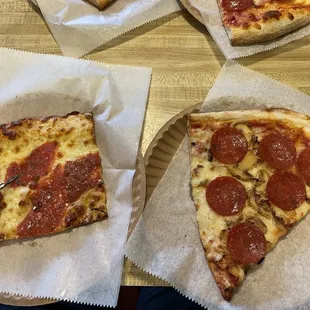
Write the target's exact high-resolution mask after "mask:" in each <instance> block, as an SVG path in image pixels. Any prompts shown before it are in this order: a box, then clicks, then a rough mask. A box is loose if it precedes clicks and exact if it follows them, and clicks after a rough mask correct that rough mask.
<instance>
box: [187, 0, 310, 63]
mask: <svg viewBox="0 0 310 310" xmlns="http://www.w3.org/2000/svg"><path fill="white" fill-rule="evenodd" d="M189 2H190V3H191V5H192V6H193V7H195V8H196V9H197V10H199V11H200V13H201V16H202V18H203V21H204V23H205V25H206V27H207V29H208V31H209V33H210V34H211V36H212V37H213V39H214V41H215V42H216V43H217V45H218V46H219V48H220V49H221V51H222V52H223V54H224V55H225V57H226V58H227V59H234V58H239V57H246V56H250V55H253V54H257V53H260V52H266V51H269V50H271V49H274V48H276V47H279V46H283V45H285V44H288V43H290V42H292V41H296V40H298V39H301V38H303V37H305V36H307V35H309V34H310V25H308V26H305V27H303V28H301V29H299V30H296V31H294V32H292V33H290V34H288V35H286V36H284V37H281V38H278V39H276V40H273V41H270V42H267V43H261V44H254V45H247V46H232V45H231V44H230V42H229V38H228V35H227V33H226V30H225V28H224V26H223V23H222V19H221V15H220V12H219V8H218V5H217V0H189Z"/></svg>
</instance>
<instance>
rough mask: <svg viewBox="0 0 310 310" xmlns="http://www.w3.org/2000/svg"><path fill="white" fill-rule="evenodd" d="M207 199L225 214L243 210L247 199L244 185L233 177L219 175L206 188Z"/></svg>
mask: <svg viewBox="0 0 310 310" xmlns="http://www.w3.org/2000/svg"><path fill="white" fill-rule="evenodd" d="M206 199H207V202H208V204H209V206H210V208H211V209H212V210H213V211H214V212H216V213H218V214H220V215H223V216H229V215H234V214H236V213H238V212H239V211H241V210H242V209H243V207H244V206H245V203H246V200H247V193H246V190H245V188H244V186H243V185H242V184H241V183H240V182H239V181H237V180H236V179H234V178H232V177H218V178H216V179H214V180H213V181H211V182H210V183H209V185H208V187H207V189H206Z"/></svg>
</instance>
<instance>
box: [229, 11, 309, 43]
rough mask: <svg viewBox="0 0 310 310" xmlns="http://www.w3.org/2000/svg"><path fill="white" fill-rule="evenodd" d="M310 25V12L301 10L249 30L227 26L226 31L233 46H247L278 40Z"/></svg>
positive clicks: (251, 27) (253, 25) (260, 22)
mask: <svg viewBox="0 0 310 310" xmlns="http://www.w3.org/2000/svg"><path fill="white" fill-rule="evenodd" d="M292 16H293V19H292ZM309 23H310V12H309V11H308V10H305V11H302V10H300V11H298V12H294V14H292V13H287V14H284V15H282V16H281V17H280V18H279V19H276V18H270V19H268V20H267V21H266V22H264V21H259V22H256V23H254V24H252V25H250V26H249V27H248V28H241V27H229V28H227V27H228V26H226V30H227V32H228V36H229V38H230V40H231V44H232V45H247V44H256V43H262V42H267V41H271V40H274V39H277V38H279V37H282V36H284V35H286V34H288V33H290V32H292V31H295V30H297V29H299V28H301V27H303V26H305V25H307V24H309Z"/></svg>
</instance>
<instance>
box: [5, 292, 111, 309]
mask: <svg viewBox="0 0 310 310" xmlns="http://www.w3.org/2000/svg"><path fill="white" fill-rule="evenodd" d="M0 294H4V295H10V296H12V297H18V298H28V299H29V300H31V299H42V300H46V301H49V303H56V302H60V301H65V302H71V303H74V304H80V305H86V306H97V307H108V308H115V307H116V304H115V305H111V304H98V303H88V302H81V301H78V300H74V299H68V298H55V297H50V296H43V295H40V296H36V295H23V294H17V293H12V292H8V291H0ZM19 307H20V306H19Z"/></svg>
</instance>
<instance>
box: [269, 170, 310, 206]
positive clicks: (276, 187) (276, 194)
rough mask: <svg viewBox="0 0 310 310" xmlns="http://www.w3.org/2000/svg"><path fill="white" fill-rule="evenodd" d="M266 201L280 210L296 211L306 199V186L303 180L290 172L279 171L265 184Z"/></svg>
mask: <svg viewBox="0 0 310 310" xmlns="http://www.w3.org/2000/svg"><path fill="white" fill-rule="evenodd" d="M267 196H268V199H269V200H270V201H271V202H272V203H273V204H274V205H276V206H277V207H279V208H281V209H282V210H285V211H289V210H293V209H296V208H298V207H300V206H301V204H302V203H303V202H304V201H305V199H306V186H305V183H304V181H303V179H302V178H301V177H300V176H299V175H297V174H295V173H292V172H283V171H279V172H276V173H275V174H273V175H272V176H271V177H270V179H269V180H268V183H267Z"/></svg>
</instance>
